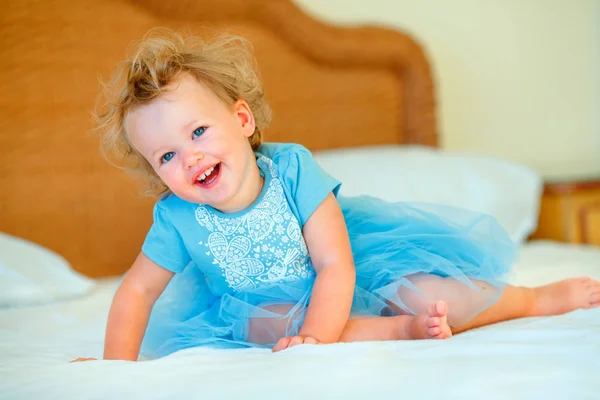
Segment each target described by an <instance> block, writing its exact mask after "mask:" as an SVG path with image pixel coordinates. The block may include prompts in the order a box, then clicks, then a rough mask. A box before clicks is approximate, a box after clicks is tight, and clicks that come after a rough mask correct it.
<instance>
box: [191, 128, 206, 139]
mask: <svg viewBox="0 0 600 400" xmlns="http://www.w3.org/2000/svg"><path fill="white" fill-rule="evenodd" d="M204 131H206V127H204V126H201V127H200V128H196V129H194V132H192V139H196V138H197V137H198V136H200V135H202V134H203V133H204Z"/></svg>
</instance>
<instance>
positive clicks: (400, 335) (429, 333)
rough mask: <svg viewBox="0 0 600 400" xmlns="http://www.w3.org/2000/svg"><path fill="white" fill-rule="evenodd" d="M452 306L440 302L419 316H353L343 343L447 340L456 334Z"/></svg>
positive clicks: (345, 330)
mask: <svg viewBox="0 0 600 400" xmlns="http://www.w3.org/2000/svg"><path fill="white" fill-rule="evenodd" d="M447 315H448V305H447V304H446V303H444V302H443V301H439V302H437V303H435V304H432V305H430V306H429V308H428V309H427V311H426V312H425V313H423V314H419V315H397V316H394V317H371V318H361V317H360V316H357V318H353V319H350V320H349V321H348V323H347V324H346V326H345V328H344V331H343V332H342V336H341V337H340V342H365V341H372V340H417V339H447V338H449V337H450V336H452V332H451V330H450V326H449V325H448V321H447Z"/></svg>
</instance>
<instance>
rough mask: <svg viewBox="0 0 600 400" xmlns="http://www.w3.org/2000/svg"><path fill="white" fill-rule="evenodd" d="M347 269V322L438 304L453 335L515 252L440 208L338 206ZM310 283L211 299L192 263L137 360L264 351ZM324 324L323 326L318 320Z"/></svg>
mask: <svg viewBox="0 0 600 400" xmlns="http://www.w3.org/2000/svg"><path fill="white" fill-rule="evenodd" d="M338 201H339V204H340V207H341V208H342V212H343V214H344V218H345V221H346V225H347V228H348V234H349V237H350V243H351V246H352V251H353V255H354V262H355V266H356V287H355V290H354V298H353V303H352V317H360V316H391V315H398V314H408V315H414V314H419V313H422V312H424V311H425V310H426V309H427V307H428V306H429V305H430V304H432V303H433V302H435V301H437V300H444V301H446V302H447V303H448V306H449V313H448V322H449V324H450V325H451V326H459V325H461V324H464V323H466V322H468V321H469V320H470V319H472V318H473V317H474V316H476V315H477V314H479V313H480V312H481V311H483V310H484V309H486V308H487V307H489V306H490V305H491V304H493V303H494V302H496V301H497V300H498V299H499V298H500V296H501V295H502V291H503V288H504V285H505V284H506V281H507V277H508V273H509V271H510V267H511V264H512V263H513V261H514V258H515V255H516V246H515V244H514V243H513V242H512V241H511V240H510V238H509V237H508V235H507V234H506V232H505V231H504V230H503V229H502V227H501V226H500V225H499V224H498V223H497V222H496V220H495V219H493V218H492V217H490V216H487V215H483V214H478V213H474V212H470V211H466V210H462V209H456V208H451V207H445V206H440V205H426V204H412V203H389V202H385V201H383V200H380V199H376V198H371V197H366V196H361V197H341V196H340V197H338ZM313 283H314V278H313V279H305V280H297V281H293V282H283V283H277V284H275V285H272V286H269V287H262V288H259V289H254V290H253V291H246V292H238V293H235V294H231V295H230V294H226V295H223V296H215V295H213V294H212V293H211V292H210V290H209V288H208V285H207V283H206V281H205V277H204V275H203V273H202V272H201V271H200V270H199V269H198V267H197V266H196V265H194V264H190V265H188V267H186V269H185V270H184V271H183V272H182V273H180V274H177V275H175V277H174V278H173V279H172V280H171V282H170V283H169V285H168V287H167V288H166V290H165V292H164V293H163V294H162V295H161V297H160V298H159V299H158V301H157V302H156V304H155V306H154V309H153V311H152V314H151V317H150V321H149V324H148V329H147V331H146V335H145V337H144V341H143V344H142V350H141V353H142V354H143V355H144V356H146V357H150V358H155V357H161V356H164V355H167V354H170V353H173V352H175V351H177V350H181V349H185V348H189V347H197V346H211V347H217V348H240V347H256V346H258V347H272V346H273V345H274V344H275V343H276V342H277V341H278V340H279V339H280V338H281V337H284V336H292V335H296V334H298V332H299V330H300V328H301V326H302V322H303V320H304V316H305V313H306V310H307V307H308V304H309V302H310V296H311V292H312V287H313ZM323 323H327V322H326V321H323Z"/></svg>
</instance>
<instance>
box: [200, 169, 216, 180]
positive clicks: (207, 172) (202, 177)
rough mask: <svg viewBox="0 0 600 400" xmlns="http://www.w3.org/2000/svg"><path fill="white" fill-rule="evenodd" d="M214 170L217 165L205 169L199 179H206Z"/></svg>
mask: <svg viewBox="0 0 600 400" xmlns="http://www.w3.org/2000/svg"><path fill="white" fill-rule="evenodd" d="M214 170H215V167H210V168H209V169H207V170H206V171H204V173H203V174H202V175H200V176H199V177H198V181H203V180H205V179H206V177H207V176H209V175H210V174H211V173H212V172H213V171H214Z"/></svg>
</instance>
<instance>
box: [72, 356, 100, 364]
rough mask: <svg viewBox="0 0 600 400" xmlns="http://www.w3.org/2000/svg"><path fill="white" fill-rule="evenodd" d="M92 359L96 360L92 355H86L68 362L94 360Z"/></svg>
mask: <svg viewBox="0 0 600 400" xmlns="http://www.w3.org/2000/svg"><path fill="white" fill-rule="evenodd" d="M94 360H96V359H95V358H93V357H88V358H78V359H76V360H73V361H69V362H70V363H74V362H82V361H94Z"/></svg>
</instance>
